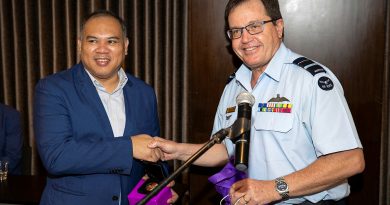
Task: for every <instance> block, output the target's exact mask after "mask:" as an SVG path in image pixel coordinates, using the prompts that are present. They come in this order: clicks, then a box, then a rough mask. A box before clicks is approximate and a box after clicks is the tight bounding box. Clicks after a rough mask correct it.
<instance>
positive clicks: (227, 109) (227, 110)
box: [226, 106, 236, 114]
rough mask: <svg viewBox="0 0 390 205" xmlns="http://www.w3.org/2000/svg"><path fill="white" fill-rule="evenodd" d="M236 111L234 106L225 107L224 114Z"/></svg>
mask: <svg viewBox="0 0 390 205" xmlns="http://www.w3.org/2000/svg"><path fill="white" fill-rule="evenodd" d="M234 111H236V106H233V107H228V108H226V114H228V113H232V112H234Z"/></svg>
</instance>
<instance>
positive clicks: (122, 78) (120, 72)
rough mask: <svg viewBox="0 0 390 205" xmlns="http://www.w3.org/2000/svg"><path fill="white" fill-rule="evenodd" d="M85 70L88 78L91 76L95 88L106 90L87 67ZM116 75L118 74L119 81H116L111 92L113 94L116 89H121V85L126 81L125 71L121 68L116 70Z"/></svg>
mask: <svg viewBox="0 0 390 205" xmlns="http://www.w3.org/2000/svg"><path fill="white" fill-rule="evenodd" d="M85 71H86V72H87V73H88V76H89V78H91V80H92V83H93V85H94V86H95V87H96V89H98V90H100V91H103V92H106V89H105V88H104V87H103V85H102V84H101V83H100V82H99V81H98V80H96V78H95V77H93V76H92V74H91V73H90V72H89V71H88V70H87V69H85ZM118 76H119V83H118V86H117V87H116V88H115V90H114V92H112V94H114V93H115V92H117V91H118V90H121V89H123V87H124V86H125V85H126V83H127V81H128V78H127V76H126V73H125V71H123V69H122V68H120V69H119V70H118Z"/></svg>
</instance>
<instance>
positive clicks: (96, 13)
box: [80, 10, 127, 37]
mask: <svg viewBox="0 0 390 205" xmlns="http://www.w3.org/2000/svg"><path fill="white" fill-rule="evenodd" d="M101 16H108V17H112V18H114V19H116V20H117V21H118V22H119V24H120V25H121V28H122V33H123V36H124V37H126V36H127V29H126V24H125V21H124V20H123V19H122V18H121V17H119V16H118V15H117V14H115V13H114V12H112V11H108V10H96V11H94V12H93V13H91V14H89V15H88V16H86V17H85V18H84V20H83V23H82V24H81V26H80V37H81V36H82V34H83V31H84V27H85V24H86V23H87V21H88V20H90V19H93V18H96V17H101Z"/></svg>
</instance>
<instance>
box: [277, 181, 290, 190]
mask: <svg viewBox="0 0 390 205" xmlns="http://www.w3.org/2000/svg"><path fill="white" fill-rule="evenodd" d="M276 188H277V189H278V190H279V191H286V190H287V189H288V186H287V183H286V182H284V181H278V183H277V184H276Z"/></svg>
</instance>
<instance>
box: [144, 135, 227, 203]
mask: <svg viewBox="0 0 390 205" xmlns="http://www.w3.org/2000/svg"><path fill="white" fill-rule="evenodd" d="M230 129H231V128H225V129H221V130H219V131H218V132H217V133H215V134H214V135H213V136H212V138H211V139H210V140H209V141H208V142H207V143H206V144H205V145H203V147H201V148H200V149H199V150H198V151H197V152H196V153H195V154H193V155H192V156H191V157H190V158H188V159H187V161H185V162H184V164H183V165H181V166H180V167H179V168H178V169H177V170H176V171H175V172H173V173H172V174H171V175H170V176H168V177H167V178H166V179H164V181H162V182H161V183H160V184H159V185H158V186H157V187H155V188H154V189H153V191H152V192H150V193H149V194H148V195H146V196H145V197H144V198H143V199H142V200H141V201H139V202H138V203H137V205H145V204H146V203H147V202H148V201H149V200H150V199H151V198H153V197H154V196H155V195H156V194H157V193H158V192H159V191H161V190H162V189H163V188H164V187H166V186H167V185H168V184H169V182H171V181H172V180H174V179H175V178H176V177H177V176H178V175H179V174H180V173H181V172H183V170H184V169H186V168H187V167H189V166H190V165H191V164H192V163H193V162H194V161H195V160H197V159H198V158H199V157H200V156H202V155H203V154H204V153H205V152H206V151H207V150H209V149H210V148H211V147H212V146H214V145H215V144H217V143H218V144H220V143H221V142H222V141H223V140H224V139H225V138H226V136H228V135H229V134H230V133H231V131H230Z"/></svg>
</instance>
